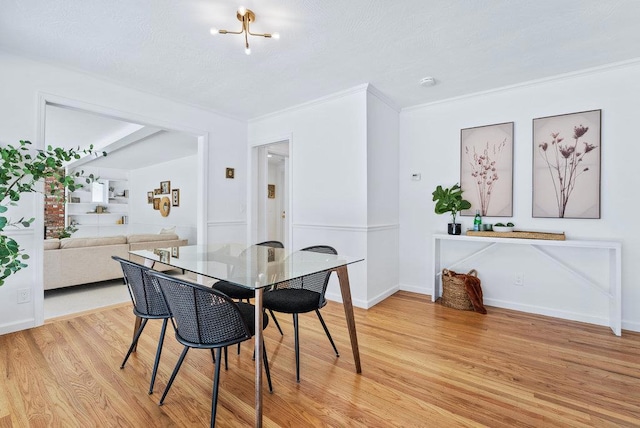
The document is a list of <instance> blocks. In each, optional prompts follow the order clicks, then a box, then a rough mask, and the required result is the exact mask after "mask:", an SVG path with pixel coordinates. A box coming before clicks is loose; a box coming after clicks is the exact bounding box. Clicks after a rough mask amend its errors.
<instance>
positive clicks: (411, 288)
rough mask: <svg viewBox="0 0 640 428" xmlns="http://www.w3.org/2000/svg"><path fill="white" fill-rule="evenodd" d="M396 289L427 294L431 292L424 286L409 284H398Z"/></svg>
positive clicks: (431, 291)
mask: <svg viewBox="0 0 640 428" xmlns="http://www.w3.org/2000/svg"><path fill="white" fill-rule="evenodd" d="M398 289H399V290H402V291H409V292H411V293H417V294H426V295H429V296H431V295H432V293H433V290H432V289H431V288H424V287H420V286H417V285H409V284H400V285H399V286H398Z"/></svg>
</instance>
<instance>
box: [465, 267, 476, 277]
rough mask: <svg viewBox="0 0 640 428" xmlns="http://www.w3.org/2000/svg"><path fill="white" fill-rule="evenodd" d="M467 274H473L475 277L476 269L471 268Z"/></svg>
mask: <svg viewBox="0 0 640 428" xmlns="http://www.w3.org/2000/svg"><path fill="white" fill-rule="evenodd" d="M467 275H473V276H476V277H477V276H478V271H477V270H475V269H471V270H470V271H469V273H467Z"/></svg>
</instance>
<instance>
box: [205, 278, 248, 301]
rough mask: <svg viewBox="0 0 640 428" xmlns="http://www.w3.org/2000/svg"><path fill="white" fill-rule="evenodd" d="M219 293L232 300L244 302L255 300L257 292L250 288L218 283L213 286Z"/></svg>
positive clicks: (225, 282) (222, 282) (223, 282)
mask: <svg viewBox="0 0 640 428" xmlns="http://www.w3.org/2000/svg"><path fill="white" fill-rule="evenodd" d="M212 287H213V288H215V289H216V290H218V291H221V292H223V293H224V294H226V295H227V296H229V297H231V298H232V299H238V300H244V299H253V296H254V295H255V291H254V290H252V289H250V288H244V287H240V286H239V285H235V284H231V283H230V282H228V281H225V280H222V281H218V282H216V283H215V284H213V285H212Z"/></svg>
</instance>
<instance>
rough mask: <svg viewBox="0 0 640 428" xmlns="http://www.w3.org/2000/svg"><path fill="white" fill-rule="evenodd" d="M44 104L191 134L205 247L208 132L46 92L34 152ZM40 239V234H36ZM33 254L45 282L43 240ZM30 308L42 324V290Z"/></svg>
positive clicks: (40, 207) (41, 137) (40, 203)
mask: <svg viewBox="0 0 640 428" xmlns="http://www.w3.org/2000/svg"><path fill="white" fill-rule="evenodd" d="M47 105H55V106H59V107H64V108H69V109H72V110H80V111H86V112H90V113H94V114H98V115H102V116H105V117H109V118H111V119H116V120H123V121H127V122H133V123H139V124H141V125H146V126H153V127H157V128H162V129H169V130H172V131H178V132H184V133H186V134H190V135H192V136H194V137H196V138H197V139H198V156H197V157H198V161H197V162H198V174H197V176H198V183H197V189H198V190H197V192H196V198H197V207H196V210H197V213H196V228H197V232H196V233H197V238H196V239H197V243H198V245H206V244H207V236H208V233H207V232H208V231H207V218H208V213H207V204H206V200H207V198H206V195H207V194H208V184H207V183H208V181H209V180H208V170H209V168H208V159H209V142H210V140H209V132H208V131H205V130H202V129H195V128H192V127H189V126H185V125H182V124H180V123H175V122H167V121H164V120H158V119H155V118H150V117H147V116H142V115H139V114H136V113H132V112H127V111H122V110H117V109H114V108H110V107H106V106H102V105H97V104H93V103H88V102H86V101H81V100H77V99H72V98H68V97H64V96H60V95H55V94H51V93H46V92H39V93H38V112H37V115H38V116H37V126H38V128H37V134H36V143H35V144H34V146H35V148H36V149H42V148H44V145H45V128H46V127H45V125H46V109H47ZM98 149H99V148H98ZM34 205H35V206H34V208H35V211H34V212H36V213H44V199H43V198H35V204H34ZM35 219H36V220H35V221H34V224H33V225H32V227H33V230H42V229H43V227H44V216H43V215H36V216H35ZM39 236H40V235H39ZM34 241H35V242H34V244H35V245H34V249H33V252H34V254H35V255H36V257H35V258H33V259H32V260H35V261H36V263H33V266H32V267H33V268H34V269H35V272H34V277H35V279H36V284H43V283H44V272H43V270H44V266H43V259H44V242H43V240H42V239H37V238H36V239H34ZM33 291H34V292H33V305H34V322H35V326H40V325H43V324H44V287H41V288H40V289H39V290H38V289H36V288H34V289H33Z"/></svg>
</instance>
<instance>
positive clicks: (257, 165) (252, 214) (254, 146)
mask: <svg viewBox="0 0 640 428" xmlns="http://www.w3.org/2000/svg"><path fill="white" fill-rule="evenodd" d="M281 143H287V144H288V145H289V154H288V156H287V158H288V160H287V166H288V168H286V170H285V171H286V172H285V177H284V178H285V183H286V184H285V189H283V190H284V191H285V192H287V194H286V201H287V202H286V205H287V206H286V207H285V211H286V216H287V217H286V218H287V222H286V223H287V226H286V230H285V233H284V236H285V241H286V242H283V244H284V246H285V248H286V249H287V250H288V251H290V250H289V249H290V248H292V245H293V222H292V219H293V138H292V135H291V134H288V135H284V136H281V137H274V138H268V139H263V140H260V141H254V142H249V156H248V159H249V166H248V168H247V171H248V174H247V175H248V180H247V206H248V208H249V209H248V215H249V221H248V222H247V236H248V237H249V243H250V244H255V243H256V242H261V241H264V240H265V232H264V231H265V225H266V218H261V216H260V214H259V213H260V207H261V205H262V207H263V208H264V207H265V205H266V199H267V186H266V175H267V163H268V161H267V152H268V146H270V145H273V144H281ZM261 183H262V184H265V185H261ZM265 211H266V210H265V209H263V210H262V212H263V213H264V212H265Z"/></svg>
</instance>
